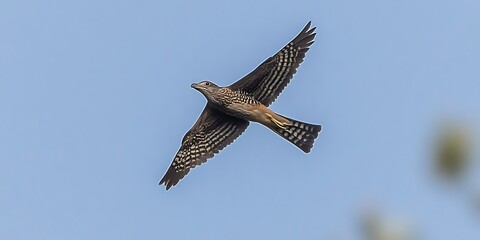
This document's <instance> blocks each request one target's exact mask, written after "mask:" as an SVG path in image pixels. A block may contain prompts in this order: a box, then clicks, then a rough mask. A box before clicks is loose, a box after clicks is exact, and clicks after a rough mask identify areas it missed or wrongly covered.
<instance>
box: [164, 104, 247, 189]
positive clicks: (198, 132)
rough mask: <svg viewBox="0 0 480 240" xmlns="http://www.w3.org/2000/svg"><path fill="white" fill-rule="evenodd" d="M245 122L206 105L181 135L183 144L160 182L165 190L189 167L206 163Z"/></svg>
mask: <svg viewBox="0 0 480 240" xmlns="http://www.w3.org/2000/svg"><path fill="white" fill-rule="evenodd" d="M248 124H249V122H248V121H246V120H243V119H240V118H236V117H233V116H229V115H227V114H225V113H222V112H220V111H218V110H216V109H215V108H213V107H212V106H210V104H207V105H206V106H205V109H203V112H202V114H201V115H200V117H199V118H198V119H197V122H196V123H195V124H194V125H193V127H192V128H191V129H190V130H189V131H188V132H187V133H186V134H185V136H184V137H183V140H182V146H181V147H180V149H179V150H178V152H177V154H176V155H175V158H174V159H173V162H172V164H171V165H170V167H169V168H168V170H167V173H166V174H165V176H163V178H162V180H160V185H162V184H165V187H166V188H167V190H168V189H169V188H170V187H172V186H175V185H176V184H177V183H178V182H179V181H180V179H182V178H183V177H185V175H187V173H188V172H189V171H190V169H192V168H194V167H196V166H198V165H200V164H202V163H204V162H206V161H207V160H208V159H209V158H211V157H213V155H214V154H216V153H218V152H219V151H220V150H222V149H223V148H225V147H226V146H227V145H228V144H230V143H232V142H233V141H234V140H235V139H236V138H237V137H238V136H240V134H242V133H243V131H245V129H246V128H247V127H248Z"/></svg>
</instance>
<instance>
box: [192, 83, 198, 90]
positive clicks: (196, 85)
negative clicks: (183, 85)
mask: <svg viewBox="0 0 480 240" xmlns="http://www.w3.org/2000/svg"><path fill="white" fill-rule="evenodd" d="M191 87H192V88H195V89H197V90H198V88H199V86H198V84H196V83H192V85H191Z"/></svg>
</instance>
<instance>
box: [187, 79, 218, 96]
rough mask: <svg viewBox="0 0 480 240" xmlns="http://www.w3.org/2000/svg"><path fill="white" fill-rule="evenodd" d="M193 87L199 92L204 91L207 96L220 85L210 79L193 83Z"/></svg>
mask: <svg viewBox="0 0 480 240" xmlns="http://www.w3.org/2000/svg"><path fill="white" fill-rule="evenodd" d="M192 88H194V89H196V90H198V91H199V92H201V93H203V95H205V96H207V95H209V94H211V93H214V92H215V91H216V90H217V89H218V86H217V85H215V83H212V82H209V81H203V82H199V83H192Z"/></svg>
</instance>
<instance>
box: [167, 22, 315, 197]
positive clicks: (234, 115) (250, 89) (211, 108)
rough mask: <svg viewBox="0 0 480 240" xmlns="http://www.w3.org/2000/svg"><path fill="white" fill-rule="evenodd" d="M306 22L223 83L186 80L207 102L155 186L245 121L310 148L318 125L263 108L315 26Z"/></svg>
mask: <svg viewBox="0 0 480 240" xmlns="http://www.w3.org/2000/svg"><path fill="white" fill-rule="evenodd" d="M310 26H311V22H308V23H307V25H306V26H305V27H304V28H303V30H302V31H301V32H300V33H299V34H298V35H297V36H296V37H295V38H294V39H293V40H292V41H291V42H289V43H288V44H287V45H286V46H285V47H283V48H282V49H281V50H280V51H278V52H277V53H276V54H275V55H273V56H272V57H270V58H268V59H267V60H265V61H264V62H263V63H262V64H260V65H259V66H258V67H257V68H256V69H255V70H253V71H252V72H250V73H249V74H248V75H246V76H245V77H243V78H242V79H240V80H238V81H237V82H235V83H233V84H232V85H230V86H228V87H219V86H217V85H216V84H214V83H212V82H209V81H203V82H200V83H194V84H192V88H194V89H196V90H198V91H199V92H201V93H202V94H203V95H204V96H205V98H206V99H207V104H206V106H205V108H204V109H203V112H202V113H201V114H200V117H199V118H198V119H197V121H196V122H195V124H194V125H193V127H192V128H191V129H190V130H189V131H188V132H187V133H186V134H185V136H184V137H183V139H182V145H181V147H180V149H179V150H178V152H177V154H176V155H175V158H174V159H173V162H172V164H171V165H170V167H169V168H168V170H167V173H166V174H165V176H163V178H162V180H160V185H162V184H164V185H165V187H166V189H167V190H168V189H169V188H171V187H172V186H175V185H176V184H177V183H178V182H179V181H180V180H181V179H182V178H183V177H185V175H187V174H188V172H189V171H190V169H192V168H194V167H196V166H198V165H200V164H202V163H204V162H206V161H207V160H208V159H209V158H212V157H213V155H214V154H216V153H218V152H219V151H220V150H222V149H223V148H225V147H226V146H227V145H229V144H230V143H232V142H233V141H234V140H235V139H236V138H237V137H238V136H240V134H242V133H243V132H244V131H245V129H246V128H247V127H248V125H249V123H250V121H252V122H257V123H260V124H262V125H264V126H266V127H267V128H269V129H270V130H272V131H273V132H275V133H276V134H278V135H279V136H281V137H283V138H284V139H285V140H287V141H289V142H291V143H293V144H294V145H295V146H297V147H298V148H300V149H301V150H302V151H304V152H305V153H308V152H310V150H311V148H312V147H313V143H314V141H315V138H317V136H318V133H319V132H320V130H321V126H320V125H314V124H309V123H304V122H300V121H297V120H294V119H291V118H288V117H285V116H282V115H280V114H277V113H275V112H273V111H272V110H270V109H269V108H268V106H269V105H270V104H271V103H272V102H273V101H275V99H276V98H277V97H278V95H279V94H280V93H281V92H282V90H283V89H284V88H285V86H287V84H288V83H289V82H290V79H292V77H293V74H295V72H296V71H297V68H298V66H299V65H300V63H302V62H303V58H304V57H305V53H306V52H307V51H308V49H309V47H310V45H312V44H313V42H314V41H313V39H314V38H315V33H314V31H315V27H313V28H310Z"/></svg>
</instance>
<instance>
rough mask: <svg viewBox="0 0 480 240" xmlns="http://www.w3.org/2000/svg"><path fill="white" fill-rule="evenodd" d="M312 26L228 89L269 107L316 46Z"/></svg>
mask: <svg viewBox="0 0 480 240" xmlns="http://www.w3.org/2000/svg"><path fill="white" fill-rule="evenodd" d="M310 25H311V22H308V23H307V25H306V26H305V27H304V28H303V30H302V31H301V32H300V33H299V34H298V36H297V37H295V38H294V39H293V40H292V41H291V42H290V43H288V44H287V45H286V46H285V47H283V48H282V49H281V50H280V51H278V52H277V53H276V54H275V55H273V56H272V57H270V58H268V59H267V60H265V61H264V62H263V63H262V64H260V66H258V67H257V68H256V69H255V70H253V71H252V72H250V73H249V74H248V75H246V76H245V77H243V78H242V79H240V80H238V81H237V82H235V83H234V84H232V85H230V86H229V88H231V89H234V90H243V91H245V92H247V93H250V94H252V95H253V96H254V97H255V98H256V99H257V100H258V101H260V102H261V103H263V104H264V105H265V106H268V105H270V104H271V103H272V102H273V101H275V99H276V98H277V97H278V95H279V94H280V93H281V92H282V90H283V89H284V88H285V86H287V84H288V83H289V82H290V79H292V77H293V74H295V72H297V68H298V66H299V65H300V63H302V62H303V58H304V57H305V53H306V52H307V51H308V49H309V47H310V45H312V44H313V42H314V41H313V39H314V38H315V33H314V31H315V27H314V28H310Z"/></svg>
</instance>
